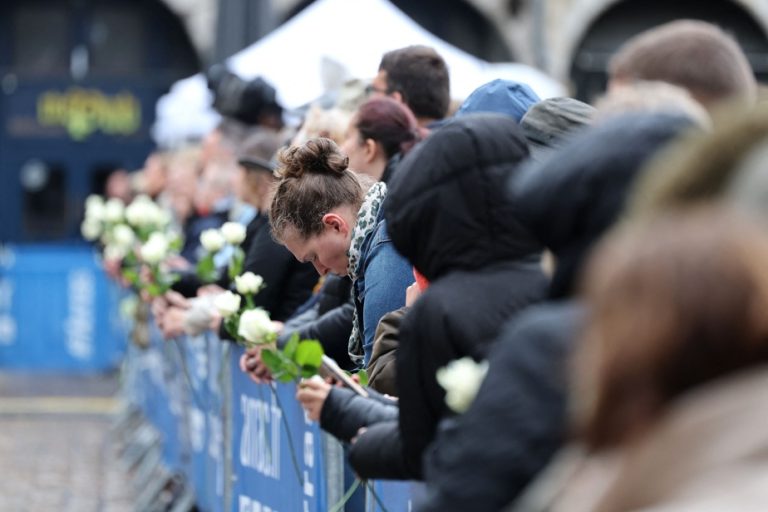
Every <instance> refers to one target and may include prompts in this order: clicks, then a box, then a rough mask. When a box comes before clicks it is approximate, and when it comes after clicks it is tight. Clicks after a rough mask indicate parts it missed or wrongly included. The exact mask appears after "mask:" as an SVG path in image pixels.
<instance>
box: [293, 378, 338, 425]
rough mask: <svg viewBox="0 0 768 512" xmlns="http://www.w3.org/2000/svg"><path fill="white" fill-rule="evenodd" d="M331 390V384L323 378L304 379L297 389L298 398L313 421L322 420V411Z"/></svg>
mask: <svg viewBox="0 0 768 512" xmlns="http://www.w3.org/2000/svg"><path fill="white" fill-rule="evenodd" d="M330 391H331V385H330V384H328V383H327V382H325V381H324V380H323V379H321V378H314V377H313V378H311V379H304V380H302V381H301V383H300V384H299V388H298V390H297V391H296V400H298V401H299V402H301V406H302V407H303V408H304V410H305V411H307V416H309V419H311V420H312V421H319V420H320V412H321V411H322V410H323V404H325V399H326V398H328V393H330Z"/></svg>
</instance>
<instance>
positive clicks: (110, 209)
mask: <svg viewBox="0 0 768 512" xmlns="http://www.w3.org/2000/svg"><path fill="white" fill-rule="evenodd" d="M124 212H125V205H124V204H123V201H122V200H120V199H118V198H116V197H113V198H112V199H110V200H109V201H107V202H106V204H105V205H104V220H105V221H107V222H111V223H112V224H117V223H118V222H122V220H123V213H124Z"/></svg>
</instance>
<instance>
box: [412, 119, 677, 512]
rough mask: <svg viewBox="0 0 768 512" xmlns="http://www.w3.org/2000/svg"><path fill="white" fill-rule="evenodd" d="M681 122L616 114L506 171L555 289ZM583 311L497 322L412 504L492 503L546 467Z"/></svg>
mask: <svg viewBox="0 0 768 512" xmlns="http://www.w3.org/2000/svg"><path fill="white" fill-rule="evenodd" d="M688 126H690V123H689V122H688V121H687V120H685V119H682V118H679V117H670V116H658V115H656V116H648V115H646V116H630V117H622V118H619V119H616V120H614V121H612V122H608V123H606V124H605V125H603V126H600V127H597V128H595V129H593V130H590V131H588V132H586V133H584V134H583V135H581V136H580V137H578V138H576V139H574V140H573V141H572V142H571V143H570V144H568V145H567V146H566V147H564V148H563V149H561V150H559V151H558V152H557V153H554V154H552V155H551V156H550V157H549V159H548V160H546V161H543V162H541V163H540V164H537V165H535V166H534V167H531V168H528V169H526V170H525V171H524V172H522V173H520V174H519V175H518V176H516V177H515V178H513V180H512V182H511V183H510V192H511V195H512V197H513V198H514V202H515V204H518V205H520V207H521V208H523V209H524V211H523V213H522V214H521V217H520V218H522V219H523V221H524V222H525V223H526V226H528V227H529V228H530V230H531V232H532V233H534V235H536V236H537V238H539V239H540V240H542V242H544V243H545V245H546V246H547V247H549V248H551V250H552V251H553V252H554V253H555V256H556V258H557V261H558V267H557V272H556V276H557V281H555V282H553V286H554V287H555V288H554V289H553V295H556V296H563V295H569V294H570V292H571V290H573V283H574V281H575V280H576V279H577V278H578V274H579V271H580V269H581V265H582V262H583V261H584V260H585V258H586V255H587V253H588V251H589V250H590V249H591V248H592V246H593V245H594V244H595V242H596V241H597V240H598V239H599V238H600V236H601V235H602V234H603V233H604V232H605V231H606V230H608V228H609V227H610V226H611V225H612V224H614V222H615V221H616V219H617V218H618V216H619V214H620V212H621V210H622V207H623V204H624V201H625V198H626V196H627V192H628V190H629V188H630V185H631V184H632V182H633V181H634V179H635V177H636V176H637V175H638V173H639V171H640V170H641V168H642V167H643V164H644V163H645V162H646V161H647V160H648V159H649V158H650V157H651V156H653V155H654V154H656V153H657V152H658V150H659V148H661V147H662V146H664V145H665V144H666V143H668V142H669V141H670V140H671V139H672V138H673V137H675V136H677V135H678V134H679V133H680V132H681V131H682V130H683V129H684V128H687V127H688ZM583 318H584V312H583V310H582V308H581V307H580V306H579V305H578V304H577V302H576V301H573V300H570V301H558V302H549V303H545V304H542V305H538V306H536V307H534V308H530V309H528V310H527V311H525V312H523V313H522V314H521V315H519V316H518V317H517V318H515V319H513V320H512V322H511V324H510V325H509V326H507V327H506V328H505V330H504V331H503V333H502V335H501V336H500V339H499V341H498V343H497V344H496V345H495V347H494V350H493V352H492V354H491V357H490V358H489V360H490V367H489V371H488V375H487V376H486V379H485V381H484V382H483V384H482V386H481V387H480V390H479V391H478V395H477V398H476V400H475V401H474V402H473V404H472V406H471V407H470V408H469V410H468V411H467V412H466V413H465V414H463V415H461V416H460V417H457V418H456V419H455V420H454V421H453V422H452V423H449V424H443V425H441V428H440V432H439V434H438V436H437V437H436V439H435V442H434V443H433V444H432V446H431V447H430V448H429V449H428V450H427V453H426V456H425V461H424V465H425V480H426V483H427V491H426V493H425V495H424V500H423V501H422V502H420V503H418V504H417V506H416V510H419V511H421V512H425V511H430V512H431V511H441V512H445V511H447V512H451V511H457V512H458V511H464V510H470V509H471V510H476V511H478V512H480V511H493V510H499V509H500V508H502V507H503V506H504V505H506V504H507V503H509V502H510V501H511V500H512V499H514V498H515V496H516V495H517V494H518V493H519V492H520V491H521V490H522V489H523V488H524V487H525V485H527V483H528V482H529V481H530V480H531V478H532V477H533V476H535V475H536V473H538V472H539V471H540V470H541V469H542V468H543V467H544V466H545V465H546V464H547V462H548V461H549V459H550V457H551V456H552V455H553V454H554V453H555V451H556V450H557V449H558V448H559V446H560V445H561V443H562V442H563V440H564V437H565V431H566V389H567V387H566V382H567V379H566V359H567V356H568V354H569V352H570V349H571V346H572V343H573V341H574V339H575V337H576V336H577V335H578V331H579V326H580V325H581V323H582V321H583Z"/></svg>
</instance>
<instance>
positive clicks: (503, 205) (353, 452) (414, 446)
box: [299, 114, 547, 479]
mask: <svg viewBox="0 0 768 512" xmlns="http://www.w3.org/2000/svg"><path fill="white" fill-rule="evenodd" d="M527 156H528V150H527V147H526V143H525V139H524V137H523V136H522V134H521V133H520V131H519V128H518V127H517V124H516V123H515V121H514V120H512V119H511V118H509V117H506V116H500V115H494V114H478V115H468V116H464V117H461V118H458V119H453V120H451V121H449V122H447V123H446V124H445V125H444V126H443V127H441V128H440V129H439V130H436V131H434V132H433V133H432V134H431V135H430V137H429V138H427V139H426V140H425V141H424V142H422V143H421V144H420V145H419V146H417V147H416V148H415V149H414V150H413V151H412V152H411V153H409V154H408V155H407V156H406V157H405V158H404V159H403V161H402V163H401V164H400V167H399V168H398V172H397V174H396V175H395V178H394V179H393V184H392V192H391V194H390V196H389V197H388V200H387V201H388V203H387V217H388V219H389V220H390V221H391V224H390V229H391V231H392V233H391V234H392V240H393V242H394V244H395V246H396V247H397V249H398V251H400V252H401V253H402V254H403V255H404V256H406V257H407V258H408V259H409V261H410V262H411V263H412V264H413V265H414V267H415V268H416V269H417V270H418V271H419V272H420V273H421V274H422V275H423V276H424V277H425V278H426V279H428V280H429V286H428V287H427V289H426V290H425V291H424V292H423V294H422V295H421V296H420V297H419V298H418V299H417V300H416V301H415V302H414V303H413V305H412V306H411V307H410V308H409V309H408V311H407V313H406V314H405V317H404V318H403V320H402V324H401V326H400V330H399V334H398V336H399V345H398V348H397V352H396V355H395V362H396V369H397V372H396V387H397V391H398V397H399V400H398V403H397V405H395V404H394V403H393V402H391V401H390V402H384V401H381V400H376V399H369V400H366V399H364V398H360V397H357V396H353V395H352V394H350V393H351V392H350V391H349V390H346V389H339V388H333V389H330V390H328V389H327V387H326V389H325V390H323V389H322V386H323V385H322V384H319V383H318V384H313V383H309V384H308V386H310V389H311V390H312V391H311V392H306V393H302V391H301V390H300V392H299V399H300V400H301V401H302V402H304V405H305V407H307V408H308V409H310V414H311V415H312V416H313V417H319V419H320V425H321V427H323V428H324V429H326V430H327V431H329V432H331V433H332V434H334V435H336V436H337V437H339V438H340V439H342V440H344V441H350V440H351V439H352V438H353V437H354V438H356V440H355V442H354V443H353V445H352V447H351V449H350V462H351V464H352V467H353V468H354V469H355V471H356V472H357V473H358V475H360V476H361V477H363V478H394V479H409V478H420V477H421V457H422V453H423V450H424V447H426V446H427V445H428V444H429V442H430V441H431V439H432V436H433V435H434V429H435V426H436V424H437V422H438V421H439V420H440V419H441V418H443V417H445V416H449V415H451V414H452V413H451V412H450V410H449V409H448V408H447V406H446V404H445V392H444V391H443V390H442V388H440V386H439V385H438V383H437V380H436V377H435V373H436V371H437V369H438V368H440V367H442V366H445V365H446V364H448V363H449V362H450V361H452V360H454V359H459V358H462V357H472V358H474V359H476V360H481V359H483V358H484V357H485V355H486V353H487V351H488V349H489V347H490V344H491V342H492V341H493V339H494V337H495V335H496V334H497V333H498V329H499V328H500V326H501V323H502V322H503V321H504V320H505V319H506V318H508V317H509V316H511V315H513V314H515V313H516V312H518V311H519V310H521V309H522V308H524V307H526V306H527V305H529V304H531V303H534V302H536V301H537V300H540V299H541V298H543V295H544V292H545V288H546V284H547V279H546V277H545V276H544V274H543V273H542V271H541V268H540V266H539V258H540V246H539V245H538V244H537V243H536V242H535V241H534V240H532V239H531V237H530V235H529V234H528V233H527V231H526V230H525V229H523V228H522V227H521V225H520V224H519V222H518V221H517V215H518V214H519V211H518V209H517V207H516V205H515V204H513V203H511V202H507V201H506V200H505V198H504V183H506V180H507V179H508V178H509V177H510V176H512V175H514V174H515V173H516V172H517V169H518V167H519V164H520V163H521V162H522V161H523V160H524V159H525V158H526V157H527ZM510 283H514V286H511V285H510ZM323 391H324V392H325V393H326V394H327V399H324V397H323V396H322V393H323ZM305 397H306V399H305ZM361 428H365V430H364V431H360V429H361Z"/></svg>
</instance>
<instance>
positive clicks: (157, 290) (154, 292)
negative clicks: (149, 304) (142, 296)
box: [147, 283, 164, 297]
mask: <svg viewBox="0 0 768 512" xmlns="http://www.w3.org/2000/svg"><path fill="white" fill-rule="evenodd" d="M147 292H148V293H149V294H150V295H151V296H152V297H159V296H161V295H162V294H163V293H164V291H163V287H162V286H160V285H159V284H157V283H149V284H148V285H147Z"/></svg>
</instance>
